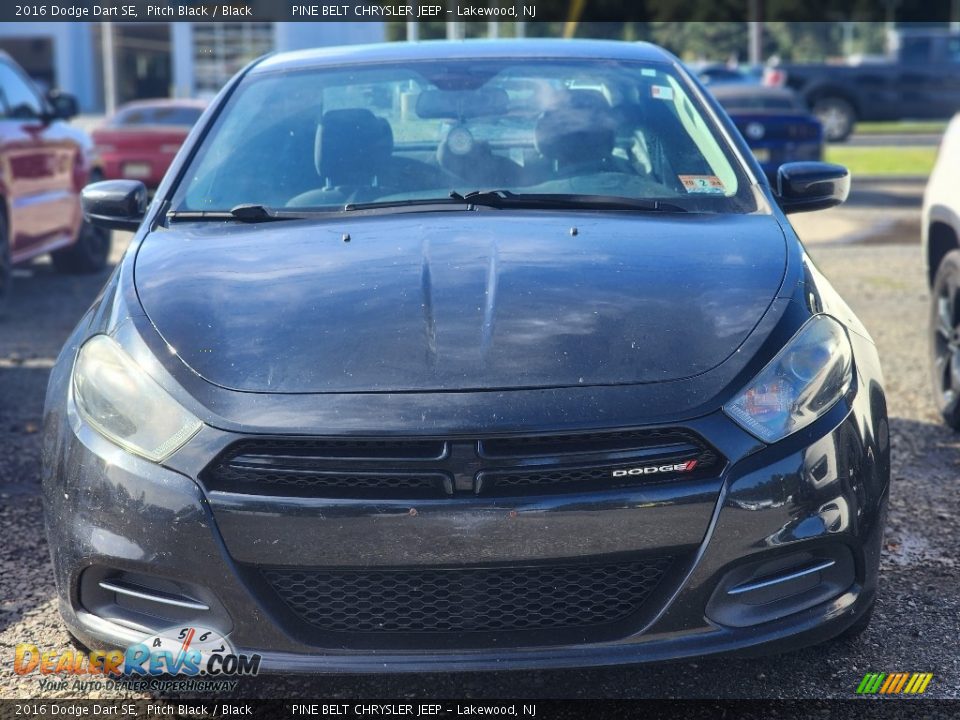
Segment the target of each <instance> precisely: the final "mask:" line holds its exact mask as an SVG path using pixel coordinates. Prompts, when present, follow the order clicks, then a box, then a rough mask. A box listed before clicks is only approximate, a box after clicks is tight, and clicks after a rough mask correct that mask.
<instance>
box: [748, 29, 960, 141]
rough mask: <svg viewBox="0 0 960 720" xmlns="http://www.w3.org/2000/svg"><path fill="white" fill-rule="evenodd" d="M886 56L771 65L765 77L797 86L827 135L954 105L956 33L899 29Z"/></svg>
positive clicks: (925, 116)
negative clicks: (864, 122) (883, 58)
mask: <svg viewBox="0 0 960 720" xmlns="http://www.w3.org/2000/svg"><path fill="white" fill-rule="evenodd" d="M892 49H893V52H892V54H891V57H890V58H889V59H888V61H887V62H876V61H872V60H868V61H865V62H863V61H862V62H859V63H853V62H850V63H846V64H824V63H818V64H810V65H790V64H785V65H776V66H775V69H776V71H777V72H774V73H769V74H767V75H766V76H765V79H764V80H765V82H777V83H785V84H786V86H788V87H790V88H792V89H793V90H795V91H797V92H798V93H799V94H800V96H801V97H802V98H803V100H804V102H805V103H806V104H807V106H808V107H809V108H810V109H811V110H812V111H813V114H814V115H816V116H817V117H818V118H819V119H820V122H821V123H823V127H824V132H825V135H826V138H827V140H830V141H834V142H836V141H841V140H846V139H847V137H849V136H850V133H851V132H853V128H854V125H855V124H856V123H857V121H860V120H941V119H946V118H949V117H951V116H952V115H953V114H954V113H955V112H957V111H958V110H960V34H955V33H946V32H943V31H931V30H928V31H904V32H900V33H899V34H898V35H897V36H896V41H895V42H894V43H893V48H892Z"/></svg>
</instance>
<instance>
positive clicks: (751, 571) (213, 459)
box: [43, 41, 890, 672]
mask: <svg viewBox="0 0 960 720" xmlns="http://www.w3.org/2000/svg"><path fill="white" fill-rule="evenodd" d="M776 180H777V182H776V186H777V187H776V188H773V187H771V185H770V184H769V183H768V181H767V180H766V179H765V177H764V174H763V172H762V171H761V169H760V167H759V166H758V165H757V162H756V160H755V159H753V158H752V156H751V154H750V152H749V149H748V147H747V146H746V144H745V143H744V141H743V139H742V138H741V137H740V135H739V134H738V132H737V130H736V128H735V126H734V125H733V124H732V123H731V122H730V120H729V119H728V118H727V116H726V115H725V114H724V112H723V111H722V109H721V108H720V107H719V106H718V105H717V103H716V101H715V100H713V99H712V98H711V97H710V96H709V95H708V94H707V93H706V92H705V91H704V90H703V88H702V87H701V86H700V85H699V84H698V82H697V81H696V80H695V79H693V78H692V77H691V76H690V75H689V73H688V72H687V71H686V69H685V68H684V67H683V66H682V65H681V64H680V63H679V62H678V61H677V60H676V59H675V58H674V57H673V56H671V55H669V54H668V53H666V52H664V51H662V50H660V49H659V48H656V47H653V46H650V45H646V44H627V43H614V42H599V41H598V42H593V41H576V42H573V41H572V42H563V41H516V42H452V43H445V42H442V43H422V44H420V43H413V44H407V45H399V44H395V45H382V46H370V47H351V48H339V49H329V50H317V51H304V52H296V53H288V54H280V55H272V56H268V57H266V58H263V59H261V60H259V61H256V62H254V63H252V64H251V65H250V66H248V67H247V68H246V69H244V70H243V71H242V72H241V73H239V74H238V75H237V77H235V78H234V79H233V80H232V81H231V82H230V83H229V84H228V85H227V86H226V87H225V88H224V89H223V90H222V92H221V93H220V95H219V97H218V98H217V99H215V100H214V102H213V103H211V105H210V107H209V108H208V109H207V110H206V111H205V114H204V116H203V117H202V118H201V120H200V121H199V122H198V123H197V125H196V126H195V127H194V129H193V130H192V131H191V134H190V136H189V137H188V138H187V140H186V143H185V145H184V147H183V149H182V150H181V152H180V154H179V155H178V157H177V159H176V160H175V162H174V164H173V165H172V166H171V168H170V170H169V172H168V173H167V175H166V177H165V179H164V180H163V182H162V184H161V185H160V187H159V189H158V190H157V192H156V195H155V196H154V199H153V200H152V202H151V203H150V205H149V207H148V206H147V205H146V199H145V198H146V194H145V191H144V188H143V186H142V184H140V183H139V182H137V181H132V180H113V181H105V182H100V183H96V184H94V185H90V186H88V187H87V188H86V189H85V190H84V194H83V204H84V211H85V213H86V217H87V218H88V219H89V220H90V221H92V222H94V223H97V224H98V225H100V226H102V227H113V228H128V229H131V230H135V235H134V238H133V240H132V243H131V245H130V247H129V250H128V251H127V252H126V254H125V256H124V258H123V260H122V261H121V262H120V264H119V265H118V267H117V268H116V270H115V272H114V273H113V275H112V276H111V278H110V279H109V281H108V282H107V285H106V287H105V288H104V290H103V292H102V294H101V296H100V297H99V298H98V300H97V301H96V302H95V304H94V305H93V307H92V308H91V309H90V310H89V311H88V312H87V313H86V315H85V316H84V317H83V319H82V321H81V322H80V324H79V326H78V327H77V328H76V330H75V331H74V332H73V334H72V336H71V337H70V338H69V340H68V342H67V344H66V346H65V347H64V349H63V352H62V354H61V355H60V357H59V359H58V361H57V364H56V367H55V368H54V370H53V373H52V375H51V378H50V384H49V388H48V395H47V405H46V411H45V426H44V433H45V438H44V478H43V482H44V499H45V504H46V513H47V524H48V533H49V538H50V546H51V549H52V553H53V561H54V567H55V571H56V579H57V584H58V588H59V594H60V610H61V613H62V615H63V617H64V620H65V621H66V623H67V625H68V627H69V628H70V630H71V632H72V633H73V634H74V635H75V636H76V637H77V638H79V639H80V640H81V641H82V642H83V643H85V644H88V645H91V646H114V647H115V646H118V645H119V646H121V647H122V646H125V645H128V644H130V643H132V642H141V641H142V639H143V638H144V637H147V636H152V635H156V634H158V633H162V632H164V631H165V629H167V628H170V627H171V626H185V625H190V626H192V627H203V628H209V629H211V630H212V631H215V632H216V633H218V636H224V637H228V638H229V641H230V643H231V644H232V645H233V646H234V649H235V650H236V652H237V653H246V654H251V653H256V654H259V655H261V656H262V663H261V664H260V669H261V670H262V671H284V672H321V671H337V672H364V671H366V672H383V671H422V670H429V669H444V670H447V669H460V670H463V669H491V668H497V669H502V668H522V667H560V666H586V665H601V664H613V663H633V662H648V661H658V660H664V659H670V658H681V657H689V656H695V655H704V654H711V653H729V652H737V653H745V652H761V651H762V652H771V651H781V650H785V649H790V648H796V647H799V646H802V645H805V644H810V643H815V642H820V641H825V640H828V639H830V638H833V637H835V636H837V635H841V634H844V635H848V636H849V635H853V634H856V633H857V632H859V631H861V630H862V629H863V628H865V627H866V625H867V622H868V621H869V617H870V612H871V609H872V606H873V602H874V597H875V594H876V585H877V574H878V561H879V555H880V547H881V539H882V537H881V535H882V530H883V526H884V523H883V520H884V515H885V512H886V504H887V493H888V483H889V474H890V452H889V434H888V428H887V413H886V404H885V399H884V392H883V381H882V377H881V372H880V366H879V362H878V359H877V352H876V348H875V347H874V343H873V342H872V340H871V339H870V336H869V334H868V333H867V331H866V330H865V329H864V327H863V326H862V325H861V323H860V322H859V321H858V320H857V318H856V317H855V316H854V315H853V313H852V312H851V311H850V309H849V307H848V306H847V305H846V304H845V303H844V301H843V300H842V299H841V298H840V297H839V296H838V295H837V293H836V292H835V291H834V290H833V289H832V288H831V286H830V284H829V283H828V282H827V280H826V279H825V278H824V277H823V276H822V275H821V274H820V273H819V272H818V270H817V268H816V267H815V266H814V265H813V263H812V262H811V261H810V258H809V257H808V256H807V255H806V253H805V252H804V248H803V246H802V245H801V244H800V242H799V240H798V239H797V237H796V235H795V233H794V231H793V229H792V228H791V226H790V223H789V222H788V221H787V219H786V213H789V212H795V211H805V210H816V209H822V208H827V207H830V206H832V205H836V204H837V203H839V202H842V201H843V200H844V199H845V197H846V195H847V192H848V189H849V176H848V174H847V172H846V170H845V169H843V168H841V167H837V166H835V165H826V164H822V163H813V162H805V163H794V164H788V165H784V166H783V167H781V168H780V170H779V174H778V176H777V178H776Z"/></svg>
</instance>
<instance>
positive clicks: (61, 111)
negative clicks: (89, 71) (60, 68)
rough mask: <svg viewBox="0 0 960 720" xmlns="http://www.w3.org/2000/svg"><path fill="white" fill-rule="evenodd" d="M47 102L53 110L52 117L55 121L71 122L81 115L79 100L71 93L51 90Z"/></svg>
mask: <svg viewBox="0 0 960 720" xmlns="http://www.w3.org/2000/svg"><path fill="white" fill-rule="evenodd" d="M47 102H48V103H50V107H51V108H52V109H53V113H52V115H53V118H54V119H55V120H69V119H70V118H72V117H75V116H77V115H79V114H80V105H79V103H77V98H75V97H74V96H73V95H70V94H69V93H63V92H60V91H59V90H51V91H50V92H48V93H47Z"/></svg>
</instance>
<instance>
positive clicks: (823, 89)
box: [805, 85, 860, 120]
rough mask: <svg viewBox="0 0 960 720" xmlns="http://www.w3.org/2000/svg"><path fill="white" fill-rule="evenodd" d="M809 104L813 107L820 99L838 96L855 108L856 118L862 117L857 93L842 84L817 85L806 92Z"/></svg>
mask: <svg viewBox="0 0 960 720" xmlns="http://www.w3.org/2000/svg"><path fill="white" fill-rule="evenodd" d="M805 96H806V100H807V105H808V106H809V107H810V108H811V109H813V106H814V104H815V103H816V102H817V101H818V100H825V99H827V98H837V99H839V100H843V101H845V102H848V103H850V107H852V108H853V114H854V120H857V119H859V118H860V103H859V102H858V101H857V98H856V94H855V93H853V92H851V91H850V90H849V89H847V88H844V87H842V86H840V85H816V86H814V87H812V88H810V89H809V90H807V92H806V93H805Z"/></svg>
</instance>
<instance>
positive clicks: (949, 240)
mask: <svg viewBox="0 0 960 720" xmlns="http://www.w3.org/2000/svg"><path fill="white" fill-rule="evenodd" d="M957 249H960V238H958V235H957V231H956V229H955V228H954V226H953V225H951V224H950V223H947V222H944V221H943V220H939V219H937V220H932V221H931V222H930V225H929V226H928V228H927V252H926V261H927V284H928V285H931V286H932V285H933V279H934V277H936V275H937V268H938V267H940V262H941V261H942V260H943V258H944V257H945V256H946V254H947V253H948V252H950V251H951V250H957Z"/></svg>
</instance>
